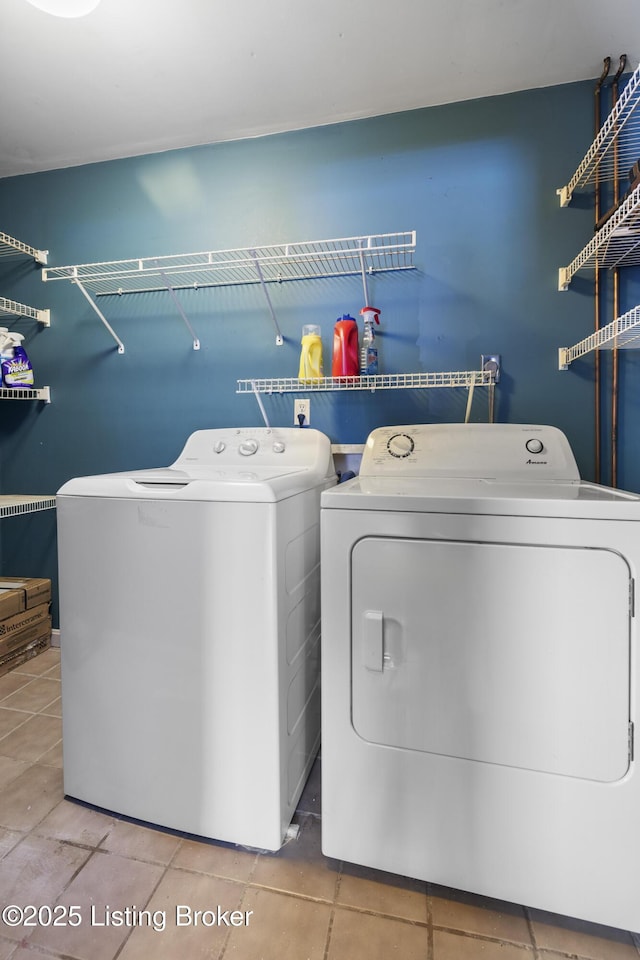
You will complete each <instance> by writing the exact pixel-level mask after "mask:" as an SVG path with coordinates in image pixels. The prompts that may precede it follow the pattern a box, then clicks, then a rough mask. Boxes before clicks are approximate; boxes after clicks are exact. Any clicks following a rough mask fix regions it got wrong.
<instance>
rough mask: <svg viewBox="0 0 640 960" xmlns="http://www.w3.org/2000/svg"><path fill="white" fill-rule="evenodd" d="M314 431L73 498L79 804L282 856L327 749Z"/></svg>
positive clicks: (72, 693) (70, 677)
mask: <svg viewBox="0 0 640 960" xmlns="http://www.w3.org/2000/svg"><path fill="white" fill-rule="evenodd" d="M335 482H336V476H335V471H334V468H333V460H332V455H331V446H330V442H329V440H328V438H327V437H326V436H324V434H322V433H319V432H318V431H316V430H309V429H303V430H300V429H294V428H291V429H278V428H274V429H267V428H247V429H245V428H243V429H229V430H224V429H223V430H201V431H198V432H196V433H194V434H192V436H190V437H189V439H188V441H187V443H186V446H185V447H184V450H183V451H182V454H181V455H180V457H179V459H178V460H177V461H176V462H175V463H174V464H173V465H172V466H170V467H166V468H161V469H158V470H143V471H136V472H132V473H117V474H109V475H104V476H96V477H83V478H77V479H74V480H70V481H69V482H68V483H66V484H65V485H64V486H63V487H62V488H61V490H60V491H59V493H58V501H57V506H58V510H57V513H58V545H59V567H60V621H61V622H60V627H61V655H62V656H61V659H62V714H63V742H64V789H65V793H66V794H67V795H69V796H70V797H73V798H76V799H79V800H84V801H86V802H89V803H92V804H95V805H97V806H99V807H103V808H105V809H107V810H110V811H115V812H117V813H119V814H124V815H126V816H130V817H134V818H137V819H141V820H145V821H149V822H151V823H154V824H158V825H161V826H164V827H169V828H173V829H175V830H180V831H187V832H189V833H193V834H199V835H201V836H205V837H210V838H215V839H217V840H223V841H228V842H231V843H236V844H242V845H246V846H251V847H258V848H263V849H269V850H276V849H278V848H279V847H280V845H281V843H282V841H283V838H284V836H285V835H286V831H287V829H288V827H289V824H290V821H291V817H292V814H293V812H294V810H295V807H296V803H297V800H298V798H299V796H300V793H301V791H302V788H303V786H304V783H305V780H306V778H307V776H308V773H309V770H310V767H311V764H312V763H313V760H314V757H315V755H316V754H317V751H318V746H319V739H320V688H319V681H320V664H319V654H320V650H319V645H320V592H319V590H320V495H321V492H322V491H323V490H324V489H325V488H327V487H328V486H330V485H332V484H334V483H335Z"/></svg>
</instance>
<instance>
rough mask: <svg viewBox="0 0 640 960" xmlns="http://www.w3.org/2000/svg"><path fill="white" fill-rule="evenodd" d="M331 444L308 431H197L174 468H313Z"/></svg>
mask: <svg viewBox="0 0 640 960" xmlns="http://www.w3.org/2000/svg"><path fill="white" fill-rule="evenodd" d="M327 448H328V449H329V452H330V441H329V438H328V437H326V436H325V435H324V434H323V433H320V431H318V430H312V429H310V428H308V427H306V428H304V429H300V428H299V427H273V428H271V427H236V428H233V429H218V430H197V431H196V432H195V433H192V434H191V436H190V437H189V439H188V440H187V442H186V444H185V447H184V449H183V451H182V453H181V454H180V456H179V458H178V459H177V460H176V462H175V463H174V464H173V466H175V467H186V466H192V465H198V464H201V465H214V464H215V466H216V467H233V466H238V467H240V468H243V467H244V468H246V467H247V464H248V463H251V469H253V468H254V467H257V466H263V467H284V468H286V469H304V468H313V467H315V465H317V464H319V463H321V462H324V461H325V460H326V459H327Z"/></svg>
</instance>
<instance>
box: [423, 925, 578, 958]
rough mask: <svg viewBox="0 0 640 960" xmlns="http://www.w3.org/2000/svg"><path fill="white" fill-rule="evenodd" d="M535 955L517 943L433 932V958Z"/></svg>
mask: <svg viewBox="0 0 640 960" xmlns="http://www.w3.org/2000/svg"><path fill="white" fill-rule="evenodd" d="M533 957H534V954H533V951H532V950H531V949H530V948H527V947H524V946H517V945H516V944H515V943H497V942H495V941H492V940H479V939H476V938H475V937H465V936H464V935H462V934H457V933H446V932H445V931H444V930H434V932H433V960H533ZM556 960H560V958H559V957H557V958H556Z"/></svg>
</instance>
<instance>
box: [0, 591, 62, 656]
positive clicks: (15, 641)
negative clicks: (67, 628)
mask: <svg viewBox="0 0 640 960" xmlns="http://www.w3.org/2000/svg"><path fill="white" fill-rule="evenodd" d="M47 622H48V623H49V633H51V618H50V616H49V604H48V603H41V604H40V606H39V607H32V608H31V610H23V611H22V613H17V614H16V615H15V616H14V617H7V618H6V620H0V659H1V658H2V657H3V655H4V654H5V653H8V652H9V651H10V650H15V649H16V647H19V646H21V645H24V644H25V643H27V642H28V641H30V640H32V639H34V638H35V637H36V636H39V635H40V634H41V633H42V632H43V631H44V630H45V628H46V626H47ZM34 631H35V632H34Z"/></svg>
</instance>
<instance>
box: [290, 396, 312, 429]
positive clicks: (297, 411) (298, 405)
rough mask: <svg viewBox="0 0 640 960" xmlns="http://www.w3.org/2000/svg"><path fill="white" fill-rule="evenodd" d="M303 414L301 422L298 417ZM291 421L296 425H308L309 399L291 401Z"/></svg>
mask: <svg viewBox="0 0 640 960" xmlns="http://www.w3.org/2000/svg"><path fill="white" fill-rule="evenodd" d="M300 416H303V417H304V420H303V421H302V424H301V423H300V420H299V419H298V417H300ZM293 422H294V424H295V425H296V427H299V426H303V427H308V426H309V423H310V422H311V400H309V399H305V400H294V401H293Z"/></svg>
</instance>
